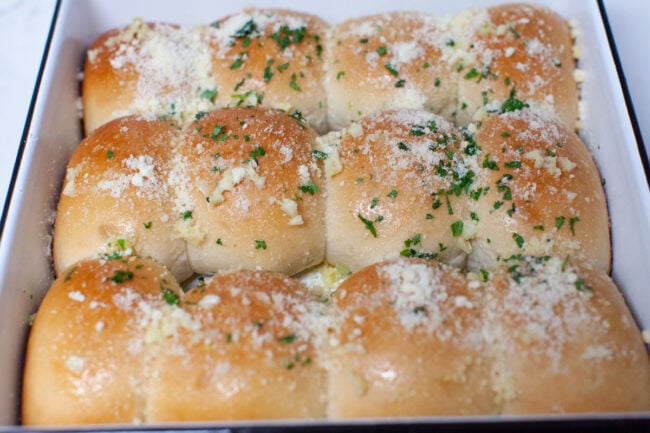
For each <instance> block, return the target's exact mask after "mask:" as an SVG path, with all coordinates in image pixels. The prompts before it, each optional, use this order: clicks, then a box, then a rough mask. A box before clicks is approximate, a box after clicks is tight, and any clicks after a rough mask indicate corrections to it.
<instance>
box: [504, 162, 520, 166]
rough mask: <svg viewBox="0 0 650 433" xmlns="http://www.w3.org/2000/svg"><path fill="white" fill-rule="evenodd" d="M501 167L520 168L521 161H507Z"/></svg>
mask: <svg viewBox="0 0 650 433" xmlns="http://www.w3.org/2000/svg"><path fill="white" fill-rule="evenodd" d="M503 165H504V166H505V167H508V168H521V161H509V162H506V163H505V164H503Z"/></svg>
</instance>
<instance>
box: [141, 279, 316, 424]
mask: <svg viewBox="0 0 650 433" xmlns="http://www.w3.org/2000/svg"><path fill="white" fill-rule="evenodd" d="M182 302H183V305H184V308H185V310H186V311H187V312H188V313H189V314H190V315H191V317H192V320H193V321H194V322H195V326H194V327H192V328H191V329H181V330H179V334H178V336H177V337H176V338H175V340H174V341H171V342H170V341H169V340H168V341H167V342H165V343H163V344H162V346H161V351H160V352H159V354H158V355H157V357H156V361H155V363H154V364H153V365H152V367H153V368H154V370H155V371H156V375H155V379H154V380H153V381H152V382H151V388H150V393H151V400H150V402H149V407H150V410H149V413H148V417H147V419H148V420H150V421H152V422H160V421H204V420H236V419H242V420H245V419H248V420H251V419H273V418H280V419H287V418H322V417H323V416H324V412H325V402H326V396H325V395H324V394H323V390H324V382H325V373H324V370H323V368H322V366H321V361H320V356H319V354H318V353H317V352H316V350H315V344H314V341H315V338H316V337H315V335H314V323H315V321H316V320H317V319H318V317H317V315H316V312H317V307H318V306H317V304H315V303H314V300H313V299H312V298H311V297H310V296H309V294H308V293H307V292H306V290H305V288H304V287H303V286H302V285H301V284H299V283H298V282H297V281H295V280H291V279H289V278H288V277H285V276H281V275H279V274H274V273H270V272H260V271H237V272H232V273H224V274H218V275H217V276H215V277H214V278H212V279H211V280H209V281H208V282H207V284H206V285H204V286H198V287H195V288H194V289H192V290H191V291H190V292H189V293H187V295H186V296H185V297H184V299H183V301H182Z"/></svg>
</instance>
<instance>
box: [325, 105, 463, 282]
mask: <svg viewBox="0 0 650 433" xmlns="http://www.w3.org/2000/svg"><path fill="white" fill-rule="evenodd" d="M330 139H333V142H332V140H330ZM467 145H469V143H467V142H465V141H463V138H462V136H461V134H460V133H459V132H458V131H457V130H456V129H455V128H454V126H453V125H451V124H450V123H449V122H447V121H445V120H444V119H442V118H441V117H439V116H436V115H434V114H430V113H427V112H424V111H418V110H407V109H401V110H394V111H387V112H381V113H376V114H374V115H371V116H368V117H365V118H363V119H361V120H360V121H358V122H357V123H355V124H353V125H352V126H350V127H349V128H347V129H346V130H343V132H342V133H341V134H340V135H336V134H335V135H333V136H330V137H329V138H328V137H326V138H325V140H321V146H325V148H331V149H332V150H331V153H332V155H331V159H334V158H336V156H335V155H338V160H339V161H340V165H341V167H342V168H341V170H340V172H331V173H329V174H328V179H327V198H326V200H327V204H326V218H325V220H326V225H327V241H328V246H327V259H328V261H329V262H330V263H336V264H343V265H345V266H347V267H349V268H350V269H352V270H356V269H359V268H361V267H363V266H366V265H369V264H371V263H375V262H378V261H381V260H384V259H388V258H392V257H396V256H399V254H400V252H402V251H403V250H407V252H405V254H409V253H410V254H411V255H412V256H418V255H427V256H430V257H438V258H440V259H441V260H444V261H449V262H454V263H456V264H462V263H463V260H464V256H465V252H464V250H463V249H464V248H466V244H465V241H464V238H463V236H462V235H461V234H458V233H457V234H454V231H453V230H452V225H453V224H454V223H456V222H457V221H462V220H465V219H467V220H469V217H468V216H467V215H466V205H465V203H466V201H467V200H466V197H464V192H463V187H461V186H459V185H460V184H462V183H463V182H464V181H468V182H470V183H471V177H472V176H471V174H470V173H469V171H470V169H471V166H472V165H473V164H474V163H473V161H474V158H473V157H472V156H471V155H468V154H467V152H466V150H467ZM470 153H471V150H470ZM328 159H330V157H328ZM326 164H327V160H326ZM463 179H464V180H463ZM454 185H456V186H457V187H454ZM454 191H458V193H459V196H457V195H456V193H455V192H454Z"/></svg>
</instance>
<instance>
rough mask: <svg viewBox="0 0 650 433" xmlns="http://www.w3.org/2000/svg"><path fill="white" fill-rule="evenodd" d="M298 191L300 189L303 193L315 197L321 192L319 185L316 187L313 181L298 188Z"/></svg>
mask: <svg viewBox="0 0 650 433" xmlns="http://www.w3.org/2000/svg"><path fill="white" fill-rule="evenodd" d="M298 189H299V190H300V191H302V192H306V193H308V194H310V195H314V194H316V193H317V192H318V191H320V188H319V187H318V185H316V184H315V183H314V182H312V181H311V179H310V180H308V181H307V183H306V184H304V185H300V186H299V187H298Z"/></svg>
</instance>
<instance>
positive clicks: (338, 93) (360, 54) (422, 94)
mask: <svg viewBox="0 0 650 433" xmlns="http://www.w3.org/2000/svg"><path fill="white" fill-rule="evenodd" d="M446 30H447V29H446V28H445V23H444V20H442V19H439V18H437V17H435V16H433V15H430V14H422V13H416V12H393V13H386V14H382V15H373V16H367V17H362V18H355V19H351V20H347V21H344V22H342V23H340V24H337V25H335V26H333V27H332V29H331V30H330V33H329V35H328V37H327V40H326V44H327V45H326V46H327V49H326V55H327V57H326V67H325V68H326V77H325V86H326V88H327V94H328V111H329V112H328V118H329V123H330V127H331V128H332V129H340V128H343V127H346V126H348V125H349V124H350V123H351V122H352V121H354V120H358V119H359V118H361V117H363V116H366V115H369V114H372V113H374V112H376V111H381V110H387V109H394V108H414V109H424V110H430V111H433V112H435V113H441V114H442V113H447V114H449V112H450V107H451V106H452V105H453V103H454V97H455V95H456V89H457V78H456V77H454V74H455V73H454V72H453V59H451V55H450V53H449V51H450V50H451V48H450V47H449V46H448V45H447V42H448V38H449V36H448V33H447V31H446Z"/></svg>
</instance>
